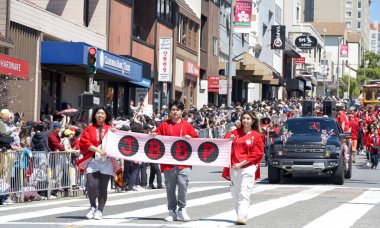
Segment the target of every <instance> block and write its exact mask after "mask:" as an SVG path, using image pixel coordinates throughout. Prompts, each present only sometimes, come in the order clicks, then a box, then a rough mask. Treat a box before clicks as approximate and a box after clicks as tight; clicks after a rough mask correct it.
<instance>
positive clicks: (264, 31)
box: [263, 24, 268, 36]
mask: <svg viewBox="0 0 380 228" xmlns="http://www.w3.org/2000/svg"><path fill="white" fill-rule="evenodd" d="M267 29H268V26H267V25H266V24H263V36H265V33H266V32H267Z"/></svg>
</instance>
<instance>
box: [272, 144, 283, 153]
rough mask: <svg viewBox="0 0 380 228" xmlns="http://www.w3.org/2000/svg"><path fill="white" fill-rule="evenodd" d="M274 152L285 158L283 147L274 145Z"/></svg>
mask: <svg viewBox="0 0 380 228" xmlns="http://www.w3.org/2000/svg"><path fill="white" fill-rule="evenodd" d="M273 152H274V153H276V154H277V155H278V156H284V154H285V153H284V147H283V146H282V145H274V147H273Z"/></svg>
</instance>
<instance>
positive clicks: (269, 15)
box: [268, 10, 273, 23]
mask: <svg viewBox="0 0 380 228" xmlns="http://www.w3.org/2000/svg"><path fill="white" fill-rule="evenodd" d="M272 17H273V12H272V11H270V10H269V12H268V23H270V21H271V20H272Z"/></svg>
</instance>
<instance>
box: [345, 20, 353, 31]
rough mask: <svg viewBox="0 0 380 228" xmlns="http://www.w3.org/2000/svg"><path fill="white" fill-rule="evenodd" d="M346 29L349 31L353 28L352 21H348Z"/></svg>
mask: <svg viewBox="0 0 380 228" xmlns="http://www.w3.org/2000/svg"><path fill="white" fill-rule="evenodd" d="M346 27H347V28H348V29H350V28H352V22H351V21H346Z"/></svg>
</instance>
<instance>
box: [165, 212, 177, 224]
mask: <svg viewBox="0 0 380 228" xmlns="http://www.w3.org/2000/svg"><path fill="white" fill-rule="evenodd" d="M174 220H177V213H175V211H173V210H169V215H168V217H166V218H165V221H167V222H173V221H174Z"/></svg>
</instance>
